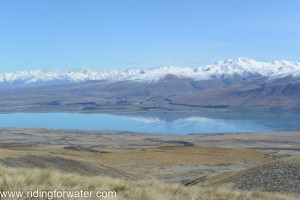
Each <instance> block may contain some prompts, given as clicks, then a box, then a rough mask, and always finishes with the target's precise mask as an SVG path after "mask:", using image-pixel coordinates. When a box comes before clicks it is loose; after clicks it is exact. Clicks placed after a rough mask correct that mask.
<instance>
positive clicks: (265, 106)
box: [0, 58, 300, 112]
mask: <svg viewBox="0 0 300 200" xmlns="http://www.w3.org/2000/svg"><path fill="white" fill-rule="evenodd" d="M0 92H1V93H2V95H1V97H0V104H1V106H0V111H2V112H23V111H24V112H25V111H26V112H27V111H30V112H32V111H37V112H39V111H43V112H48V111H51V112H52V111H55V112H56V111H67V112H120V111H153V110H155V111H157V110H158V111H191V110H201V111H202V110H211V109H213V110H271V111H274V110H276V111H286V110H289V111H290V110H293V111H298V110H300V62H291V61H285V60H280V61H273V62H258V61H255V60H253V59H248V58H238V59H235V60H234V59H228V60H222V61H218V62H216V63H214V64H211V65H206V66H202V67H197V68H194V69H192V68H187V67H162V68H154V69H137V68H132V69H128V70H125V71H119V70H111V71H104V72H99V71H92V70H84V71H64V72H58V71H49V72H42V71H39V70H37V71H22V72H15V73H3V74H0Z"/></svg>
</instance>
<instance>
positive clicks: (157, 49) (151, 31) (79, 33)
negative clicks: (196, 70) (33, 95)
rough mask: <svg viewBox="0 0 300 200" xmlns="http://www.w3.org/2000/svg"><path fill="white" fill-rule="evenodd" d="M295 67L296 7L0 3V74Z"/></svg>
mask: <svg viewBox="0 0 300 200" xmlns="http://www.w3.org/2000/svg"><path fill="white" fill-rule="evenodd" d="M240 56H241V57H250V58H253V59H256V60H259V61H271V60H274V59H286V60H297V61H300V1H297V0H263V1H262V0H243V1H242V0H226V1H224V0H210V1H208V0H207V1H201V0H180V1H179V0H151V1H150V0H149V1H146V0H145V1H143V0H43V1H42V0H26V1H25V0H0V72H11V71H17V70H28V69H42V70H50V69H79V68H82V67H88V68H91V69H99V70H106V69H111V68H116V69H126V68H129V67H142V68H149V67H159V66H170V65H172V66H174V65H175V66H187V67H197V66H201V65H205V64H210V63H213V62H215V61H218V60H221V59H227V58H237V57H240Z"/></svg>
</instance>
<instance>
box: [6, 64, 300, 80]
mask: <svg viewBox="0 0 300 200" xmlns="http://www.w3.org/2000/svg"><path fill="white" fill-rule="evenodd" d="M168 75H174V76H177V77H179V78H189V79H193V80H209V79H221V80H224V81H225V80H226V81H228V80H233V79H236V78H237V77H238V78H241V79H242V80H247V79H255V78H261V77H265V78H268V79H269V80H273V79H277V78H283V77H286V76H291V77H294V78H296V77H300V62H290V61H285V60H280V61H273V62H258V61H255V60H253V59H248V58H238V59H236V60H233V59H228V60H222V61H218V62H216V63H214V64H211V65H207V66H201V67H198V68H196V69H192V68H187V67H162V68H155V69H148V70H145V69H136V68H132V69H128V70H125V71H119V70H110V71H102V72H101V71H93V70H84V71H65V72H57V71H49V72H42V71H40V70H36V71H19V72H15V73H3V74H0V85H16V84H18V85H24V84H25V85H28V84H51V83H79V82H85V81H95V80H106V81H123V80H130V81H138V82H157V81H159V80H161V79H164V78H165V77H166V76H168Z"/></svg>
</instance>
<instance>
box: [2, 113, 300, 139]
mask: <svg viewBox="0 0 300 200" xmlns="http://www.w3.org/2000/svg"><path fill="white" fill-rule="evenodd" d="M0 127H39V128H56V129H81V130H114V131H134V132H146V133H164V134H189V133H218V132H255V131H283V130H300V113H291V112H290V113H283V112H280V113H279V112H277V113H275V112H273V113H258V112H201V113H200V112H189V113H187V112H153V113H126V114H124V113H123V114H117V115H112V114H77V113H15V114H0Z"/></svg>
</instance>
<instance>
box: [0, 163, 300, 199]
mask: <svg viewBox="0 0 300 200" xmlns="http://www.w3.org/2000/svg"><path fill="white" fill-rule="evenodd" d="M31 189H33V190H35V189H40V190H45V191H51V190H55V189H58V190H68V191H72V190H88V191H91V190H92V191H103V190H111V191H116V192H117V198H107V199H120V200H121V199H122V200H124V199H128V200H129V199H130V200H168V199H170V200H177V199H178V200H184V199H187V200H193V199H194V200H196V199H199V200H229V199H230V200H271V199H272V200H296V199H298V198H297V196H293V195H284V194H276V193H266V192H262V191H259V190H255V191H238V190H233V189H232V188H231V187H229V186H221V187H217V186H215V187H201V186H197V185H195V186H191V187H184V186H182V185H180V184H171V183H162V182H158V181H150V180H149V181H126V180H121V179H113V178H108V177H102V176H94V177H92V176H81V175H78V174H65V173H61V172H59V171H56V170H42V169H25V168H17V169H16V168H7V167H0V190H1V191H12V190H22V191H27V190H31ZM4 199H8V198H4ZM9 199H17V198H9ZM27 199H30V198H27ZM65 199H72V198H65ZM73 199H80V198H73ZM82 199H87V198H82ZM88 199H93V198H88ZM102 199H103V198H102Z"/></svg>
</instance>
